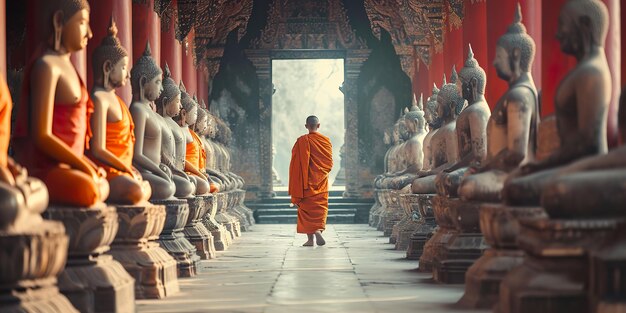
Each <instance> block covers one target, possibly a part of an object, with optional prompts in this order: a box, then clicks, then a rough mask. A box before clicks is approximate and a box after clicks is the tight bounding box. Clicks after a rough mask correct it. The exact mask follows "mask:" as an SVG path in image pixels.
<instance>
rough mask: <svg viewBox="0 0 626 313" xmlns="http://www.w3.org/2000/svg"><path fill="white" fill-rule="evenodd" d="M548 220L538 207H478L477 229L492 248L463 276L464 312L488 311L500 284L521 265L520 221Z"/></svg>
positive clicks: (492, 204)
mask: <svg viewBox="0 0 626 313" xmlns="http://www.w3.org/2000/svg"><path fill="white" fill-rule="evenodd" d="M533 218H547V215H546V213H545V211H544V210H543V208H541V207H513V206H507V205H503V204H499V203H485V204H482V205H481V206H480V229H481V230H482V233H483V235H484V236H485V241H486V242H487V244H489V246H490V247H491V248H489V249H487V250H486V251H485V252H484V254H483V255H482V256H481V257H480V258H479V259H478V260H476V262H474V264H473V265H472V266H471V267H470V268H469V269H468V270H467V273H466V274H465V294H464V295H463V297H462V298H461V300H459V302H458V304H459V305H460V306H463V307H467V308H491V307H493V305H494V304H495V303H496V302H498V295H499V290H500V282H502V279H504V276H506V274H508V273H509V272H510V271H511V270H512V269H513V268H515V267H516V266H518V265H520V264H522V261H523V260H524V255H525V254H524V252H523V251H521V250H520V249H519V247H518V245H517V239H518V236H519V228H520V226H519V223H518V220H519V219H533Z"/></svg>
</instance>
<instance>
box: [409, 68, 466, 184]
mask: <svg viewBox="0 0 626 313" xmlns="http://www.w3.org/2000/svg"><path fill="white" fill-rule="evenodd" d="M457 79H458V76H457V74H456V70H455V69H454V68H453V71H452V79H451V80H450V81H451V83H449V84H448V83H446V84H444V85H443V86H442V87H441V90H440V91H439V93H438V94H437V114H438V115H439V116H440V117H441V119H442V122H443V125H442V126H441V127H440V128H439V129H438V130H437V133H436V134H435V135H433V137H432V138H431V140H430V146H431V154H432V159H433V165H432V166H433V168H432V169H430V170H428V171H422V172H420V173H419V176H420V178H417V179H415V180H414V181H413V183H412V185H411V191H412V192H413V193H422V194H429V193H435V177H436V174H438V173H440V172H442V171H443V170H444V169H447V168H449V167H451V166H452V165H453V164H455V163H456V162H457V160H458V158H459V153H458V145H457V135H456V119H457V117H458V116H459V113H461V111H462V110H463V107H464V102H465V101H464V99H463V97H462V96H461V93H460V92H459V90H458V87H457V84H456V81H457ZM444 82H445V79H444Z"/></svg>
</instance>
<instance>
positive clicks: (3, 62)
mask: <svg viewBox="0 0 626 313" xmlns="http://www.w3.org/2000/svg"><path fill="white" fill-rule="evenodd" d="M6 7H7V4H6V1H5V0H0V74H2V77H3V78H4V81H6V80H7V14H6V13H7V12H6Z"/></svg>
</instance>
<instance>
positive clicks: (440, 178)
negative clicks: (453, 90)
mask: <svg viewBox="0 0 626 313" xmlns="http://www.w3.org/2000/svg"><path fill="white" fill-rule="evenodd" d="M459 78H460V79H459V81H460V82H461V90H462V95H463V98H464V99H465V100H466V101H467V102H468V104H469V105H468V106H467V107H466V108H465V109H464V110H463V112H461V114H460V115H459V117H458V118H457V120H456V135H457V142H458V145H459V147H458V152H459V161H458V162H457V163H456V164H454V165H453V166H452V167H450V168H448V169H445V170H444V171H443V172H441V173H439V174H438V175H437V178H436V187H437V193H438V194H439V195H444V196H448V197H457V196H458V195H457V190H458V188H459V183H460V182H461V180H462V178H463V176H464V174H465V172H466V171H467V169H468V166H469V165H470V164H480V163H481V162H482V161H483V160H484V159H485V157H486V156H487V122H488V120H489V117H490V116H491V110H490V109H489V105H487V101H486V100H485V86H486V84H487V75H486V74H485V71H484V70H483V69H482V68H481V67H480V65H478V61H476V59H475V58H474V52H473V51H472V46H471V45H470V46H469V52H468V55H467V59H466V60H465V66H464V67H463V68H462V69H461V72H460V73H459Z"/></svg>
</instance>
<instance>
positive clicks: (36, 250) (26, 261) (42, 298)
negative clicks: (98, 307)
mask: <svg viewBox="0 0 626 313" xmlns="http://www.w3.org/2000/svg"><path fill="white" fill-rule="evenodd" d="M0 247H2V253H0V311H2V312H7V313H18V312H19V313H22V312H54V313H65V312H69V313H74V312H78V311H77V310H76V309H75V308H74V307H73V306H72V304H71V303H70V301H69V300H68V299H67V298H66V297H65V296H64V295H62V294H61V293H59V289H58V288H57V278H56V276H57V275H58V274H59V273H60V272H61V271H62V270H63V267H64V266H65V260H66V257H67V247H68V237H67V235H65V228H64V227H63V225H62V224H61V223H58V222H52V221H44V222H43V223H41V224H40V225H34V227H33V229H32V230H30V231H29V232H27V233H21V234H9V233H4V232H0Z"/></svg>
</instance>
